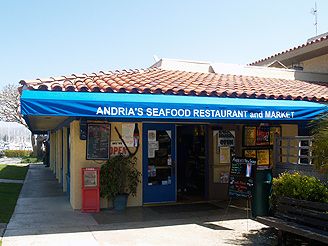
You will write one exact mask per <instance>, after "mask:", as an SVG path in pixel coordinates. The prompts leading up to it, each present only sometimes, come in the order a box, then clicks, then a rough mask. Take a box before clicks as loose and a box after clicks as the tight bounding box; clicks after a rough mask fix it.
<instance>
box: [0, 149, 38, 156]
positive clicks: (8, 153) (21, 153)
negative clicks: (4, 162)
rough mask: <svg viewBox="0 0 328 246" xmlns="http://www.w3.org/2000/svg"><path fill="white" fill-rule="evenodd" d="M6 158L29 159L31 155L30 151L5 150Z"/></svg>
mask: <svg viewBox="0 0 328 246" xmlns="http://www.w3.org/2000/svg"><path fill="white" fill-rule="evenodd" d="M4 154H5V156H6V157H29V156H31V154H32V151H30V150H5V151H4Z"/></svg>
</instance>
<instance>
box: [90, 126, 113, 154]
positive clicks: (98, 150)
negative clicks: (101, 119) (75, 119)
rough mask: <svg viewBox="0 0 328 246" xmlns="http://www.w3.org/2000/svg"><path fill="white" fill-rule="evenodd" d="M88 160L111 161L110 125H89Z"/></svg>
mask: <svg viewBox="0 0 328 246" xmlns="http://www.w3.org/2000/svg"><path fill="white" fill-rule="evenodd" d="M87 136H88V137H87V160H107V159H109V148H110V146H109V140H110V125H109V124H99V123H97V124H90V123H89V124H88V134H87Z"/></svg>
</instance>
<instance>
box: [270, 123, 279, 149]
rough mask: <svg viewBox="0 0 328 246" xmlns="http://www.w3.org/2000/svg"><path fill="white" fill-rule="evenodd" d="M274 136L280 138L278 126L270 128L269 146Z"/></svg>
mask: <svg viewBox="0 0 328 246" xmlns="http://www.w3.org/2000/svg"><path fill="white" fill-rule="evenodd" d="M275 135H277V136H278V137H280V136H281V129H280V127H279V126H274V127H270V145H273V142H274V136H275Z"/></svg>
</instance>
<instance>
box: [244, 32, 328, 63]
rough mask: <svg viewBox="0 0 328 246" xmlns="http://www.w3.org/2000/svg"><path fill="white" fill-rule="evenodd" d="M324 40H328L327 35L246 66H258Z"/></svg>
mask: <svg viewBox="0 0 328 246" xmlns="http://www.w3.org/2000/svg"><path fill="white" fill-rule="evenodd" d="M324 40H328V35H326V36H321V37H318V38H317V39H314V40H311V41H308V42H306V43H304V44H301V45H298V46H295V47H293V48H290V49H288V50H285V51H282V52H279V53H277V54H274V55H272V56H269V57H266V58H263V59H260V60H257V61H255V62H252V63H250V64H248V65H256V64H258V63H260V62H264V61H266V60H269V59H272V58H274V57H277V56H279V55H282V54H285V53H288V52H290V51H293V50H297V49H301V48H304V47H306V46H309V45H312V44H317V43H320V42H322V41H324Z"/></svg>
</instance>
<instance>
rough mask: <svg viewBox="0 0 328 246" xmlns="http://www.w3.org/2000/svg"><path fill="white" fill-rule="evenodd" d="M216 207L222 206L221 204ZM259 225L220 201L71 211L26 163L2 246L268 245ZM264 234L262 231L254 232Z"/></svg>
mask: <svg viewBox="0 0 328 246" xmlns="http://www.w3.org/2000/svg"><path fill="white" fill-rule="evenodd" d="M221 205H222V204H221ZM262 228H266V227H265V226H264V225H262V224H259V223H257V222H255V221H253V220H250V219H246V212H245V211H244V210H241V209H235V208H229V210H228V211H227V210H226V209H225V205H222V206H221V208H220V205H219V206H217V205H215V204H203V205H202V204H200V205H199V206H198V205H189V206H186V207H183V205H177V206H166V207H164V206H160V207H144V208H142V207H140V208H128V209H127V210H126V211H125V212H121V213H118V212H115V211H113V210H104V211H101V212H100V213H98V214H93V215H92V214H85V213H81V212H79V211H73V210H72V208H71V207H70V204H69V202H68V199H67V197H66V196H65V194H64V193H63V192H62V191H61V187H60V185H59V184H58V182H57V181H56V180H55V178H54V175H53V174H52V172H51V171H50V170H49V169H48V168H46V167H44V166H42V165H33V164H32V165H30V168H29V171H28V173H27V176H26V179H25V183H24V185H23V188H22V192H21V194H20V197H19V199H18V202H17V205H16V209H15V212H14V214H13V216H12V218H11V220H10V222H9V224H8V225H7V229H6V231H5V235H4V237H3V246H11V245H12V246H14V245H15V246H16V245H24V246H25V245H61V246H64V245H129V246H130V245H165V246H167V245H168V244H170V245H188V246H189V245H191V246H192V245H195V246H201V245H206V246H211V245H213V246H214V245H271V243H270V242H271V241H270V240H269V239H268V235H269V236H270V233H269V234H266V232H265V229H264V234H263V229H262ZM260 229H262V230H261V233H262V234H263V235H264V236H263V235H262V234H261V233H259V232H260Z"/></svg>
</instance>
